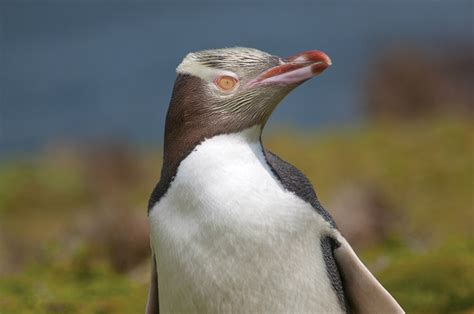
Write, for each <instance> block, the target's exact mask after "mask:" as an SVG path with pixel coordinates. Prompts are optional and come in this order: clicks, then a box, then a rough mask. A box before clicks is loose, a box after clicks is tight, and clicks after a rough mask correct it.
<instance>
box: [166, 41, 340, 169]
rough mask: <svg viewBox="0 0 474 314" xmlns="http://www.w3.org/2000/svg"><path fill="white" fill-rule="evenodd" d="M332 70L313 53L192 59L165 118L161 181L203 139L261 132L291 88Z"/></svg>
mask: <svg viewBox="0 0 474 314" xmlns="http://www.w3.org/2000/svg"><path fill="white" fill-rule="evenodd" d="M329 65H331V60H330V59H329V57H328V56H327V55H326V54H324V53H323V52H320V51H315V50H313V51H306V52H302V53H299V54H297V55H295V56H292V57H289V58H280V57H277V56H273V55H270V54H268V53H266V52H263V51H260V50H257V49H250V48H225V49H214V50H205V51H200V52H194V53H190V54H188V55H187V56H186V57H185V58H184V60H183V61H182V62H181V64H180V65H179V66H178V68H177V77H176V81H175V84H174V87H173V93H172V96H171V101H170V105H169V108H168V113H167V116H166V125H165V141H164V167H163V169H162V176H163V177H164V178H170V177H172V176H173V175H174V173H175V171H176V167H177V165H178V164H179V163H180V162H181V160H183V158H185V157H186V156H187V155H188V154H189V153H190V152H191V151H192V150H193V149H194V148H195V147H196V146H197V145H199V143H201V142H202V141H204V140H205V139H208V138H211V137H213V136H216V135H220V134H230V133H237V132H240V131H242V130H244V129H247V128H250V127H255V126H257V130H259V131H260V132H261V131H262V129H263V127H264V125H265V123H266V121H267V120H268V118H269V116H270V115H271V113H272V112H273V110H274V109H275V107H276V106H277V105H278V103H279V102H280V101H281V100H282V99H283V98H284V97H285V96H286V95H287V94H288V93H289V92H290V91H291V90H292V89H294V88H295V87H297V86H298V85H300V84H301V83H303V82H305V81H306V80H308V79H310V78H312V77H314V76H316V75H318V74H320V73H321V72H322V71H324V70H325V69H326V68H327V67H328V66H329ZM258 138H259V137H258ZM258 138H257V139H258Z"/></svg>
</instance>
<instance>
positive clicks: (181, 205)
mask: <svg viewBox="0 0 474 314" xmlns="http://www.w3.org/2000/svg"><path fill="white" fill-rule="evenodd" d="M150 225H151V241H152V247H153V250H154V252H155V255H156V257H157V267H158V278H159V281H158V282H159V294H160V308H161V309H162V310H163V311H164V312H165V313H166V312H203V313H217V312H219V313H220V312H272V313H273V312H288V311H291V312H300V313H301V312H314V311H317V310H320V311H321V312H323V311H324V312H338V311H340V307H339V304H338V301H337V298H336V296H335V294H334V292H333V290H332V288H331V285H330V282H329V279H328V277H327V274H326V269H325V265H324V262H323V258H322V253H321V248H320V238H321V235H322V234H326V233H328V232H329V230H330V227H329V225H328V223H327V222H325V221H324V219H323V218H322V217H321V216H319V215H318V214H317V213H316V212H315V211H314V210H313V209H312V208H311V206H310V205H309V204H307V203H306V202H304V201H302V200H301V199H299V198H298V197H296V196H295V195H294V194H293V193H290V192H288V191H286V190H285V189H284V188H283V187H282V186H281V184H280V183H279V182H278V180H276V179H275V177H274V176H273V174H272V172H271V170H270V169H269V167H268V165H267V164H266V161H265V158H264V156H263V152H262V148H261V146H260V143H259V141H258V130H257V129H248V130H245V131H243V132H241V133H238V134H230V135H219V136H216V137H214V138H212V139H208V140H206V141H204V142H203V143H202V144H201V145H199V146H198V147H197V148H196V150H195V151H193V152H192V153H191V154H190V155H189V156H188V157H187V158H186V159H185V160H183V161H182V162H181V164H180V166H179V168H178V172H177V175H176V177H175V179H174V181H173V182H172V184H171V186H170V188H169V190H168V191H167V193H166V194H165V195H164V196H163V197H162V199H161V200H160V201H159V202H158V203H157V204H156V205H155V207H154V208H153V209H152V211H151V212H150Z"/></svg>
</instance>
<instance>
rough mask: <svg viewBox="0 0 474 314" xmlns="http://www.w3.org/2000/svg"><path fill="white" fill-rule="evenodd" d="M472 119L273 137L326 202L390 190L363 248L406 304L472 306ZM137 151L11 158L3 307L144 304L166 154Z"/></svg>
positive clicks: (1, 224) (131, 309) (1, 245)
mask: <svg viewBox="0 0 474 314" xmlns="http://www.w3.org/2000/svg"><path fill="white" fill-rule="evenodd" d="M471 122H472V121H459V120H449V119H446V120H443V121H439V120H437V121H419V122H417V123H411V124H407V125H399V124H397V125H394V124H389V123H387V124H383V125H381V124H378V125H370V126H366V127H363V128H360V129H356V130H355V129H348V130H338V131H337V132H329V131H328V132H325V133H323V134H317V135H311V134H307V133H306V134H304V135H303V136H301V134H298V133H294V132H292V131H290V132H288V131H285V132H280V133H279V134H280V135H278V136H276V135H268V136H266V138H264V142H265V143H267V147H269V148H270V149H271V150H272V151H274V152H275V153H277V154H279V155H280V156H281V157H283V158H284V159H286V160H288V161H290V162H292V163H293V164H294V165H296V166H297V167H298V168H300V169H301V170H302V171H303V172H304V173H305V174H307V175H308V177H309V178H310V179H311V181H312V182H313V183H314V185H315V187H316V190H317V192H318V195H319V197H320V199H321V201H322V203H323V204H327V203H329V200H330V199H331V198H332V197H334V193H335V191H337V190H338V187H340V186H341V185H344V184H345V183H347V182H351V183H354V184H356V185H358V184H360V185H364V184H370V185H372V186H376V187H377V189H378V190H380V193H381V194H382V195H383V196H384V198H385V199H386V200H387V202H389V203H390V204H391V205H392V206H391V207H392V208H393V211H395V213H396V215H395V216H393V217H395V218H393V219H394V220H396V221H395V223H394V224H392V227H390V228H391V229H390V233H389V234H388V235H387V236H386V237H384V240H383V241H382V242H379V243H378V244H371V245H369V246H366V247H364V248H363V249H360V250H358V252H359V253H360V255H361V257H362V258H363V260H364V261H365V262H366V263H367V264H368V266H369V268H371V269H372V270H373V271H374V273H375V274H376V276H377V277H378V278H380V280H381V281H382V282H383V284H384V285H385V286H386V287H387V288H388V290H389V291H390V292H391V293H393V295H394V296H395V297H396V298H397V299H398V300H399V301H400V303H401V304H402V305H403V306H404V308H405V309H406V310H407V312H409V313H472V312H473V311H474V267H473V265H474V231H473V228H472V222H473V221H474V199H473V191H474V169H473V167H474V151H473V149H474V147H473V145H474V141H473V140H474V127H473V126H472V123H471ZM283 134H284V135H283ZM308 147H309V151H308ZM132 151H133V150H128V151H127V150H126V149H125V150H124V149H120V150H118V151H117V150H115V149H108V150H106V151H105V152H104V150H100V149H99V150H98V151H94V150H92V151H87V152H86V153H84V152H82V150H79V152H78V151H77V150H74V149H70V148H55V149H50V150H47V151H46V152H45V153H44V154H42V155H41V156H38V158H35V159H34V160H26V159H21V158H20V159H17V160H9V161H4V162H3V163H2V164H0V313H1V314H7V313H136V312H142V311H143V308H144V304H145V296H146V287H147V280H148V277H147V272H148V260H147V257H148V247H147V246H148V244H147V226H146V216H145V212H146V211H145V208H146V200H147V197H148V194H149V192H150V189H151V188H152V186H153V185H154V184H155V181H156V180H157V178H158V171H159V162H160V161H159V159H157V158H155V157H154V156H159V154H158V153H153V154H149V153H147V154H145V153H144V154H135V153H132ZM336 197H337V195H336ZM329 210H330V209H329Z"/></svg>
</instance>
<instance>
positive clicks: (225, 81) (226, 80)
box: [216, 75, 237, 92]
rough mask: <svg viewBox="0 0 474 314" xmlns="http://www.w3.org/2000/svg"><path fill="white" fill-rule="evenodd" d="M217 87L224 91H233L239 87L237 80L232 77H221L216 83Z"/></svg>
mask: <svg viewBox="0 0 474 314" xmlns="http://www.w3.org/2000/svg"><path fill="white" fill-rule="evenodd" d="M216 84H217V86H218V87H219V88H220V89H222V90H223V91H226V92H227V91H231V90H232V89H234V87H235V86H236V85H237V79H235V78H233V77H232V76H227V75H225V76H221V77H219V78H218V79H217V81H216Z"/></svg>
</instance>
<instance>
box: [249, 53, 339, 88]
mask: <svg viewBox="0 0 474 314" xmlns="http://www.w3.org/2000/svg"><path fill="white" fill-rule="evenodd" d="M331 64H332V62H331V59H330V58H329V57H328V56H327V55H326V54H325V53H324V52H322V51H317V50H309V51H304V52H301V53H299V54H297V55H294V56H292V57H289V58H286V59H282V60H281V64H280V65H277V66H275V67H273V68H270V69H268V70H266V71H265V72H263V73H262V74H260V75H259V76H258V77H257V78H256V79H254V80H252V81H251V82H250V83H249V86H250V87H256V86H262V85H269V84H272V85H273V84H275V85H291V84H297V83H302V82H304V81H306V80H309V79H310V78H312V77H314V76H316V75H318V74H320V73H321V72H323V71H324V70H325V69H327V68H328V67H329V66H330V65H331Z"/></svg>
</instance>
